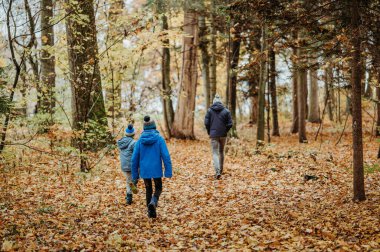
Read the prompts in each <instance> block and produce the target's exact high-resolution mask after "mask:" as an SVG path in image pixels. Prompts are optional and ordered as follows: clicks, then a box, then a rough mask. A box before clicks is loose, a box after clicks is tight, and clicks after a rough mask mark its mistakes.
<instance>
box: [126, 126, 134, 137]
mask: <svg viewBox="0 0 380 252" xmlns="http://www.w3.org/2000/svg"><path fill="white" fill-rule="evenodd" d="M125 135H126V136H134V135H135V129H134V128H133V125H132V124H129V125H128V127H127V128H126V129H125Z"/></svg>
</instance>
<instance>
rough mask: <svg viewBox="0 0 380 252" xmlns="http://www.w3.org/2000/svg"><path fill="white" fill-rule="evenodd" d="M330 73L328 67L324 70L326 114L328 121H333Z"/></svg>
mask: <svg viewBox="0 0 380 252" xmlns="http://www.w3.org/2000/svg"><path fill="white" fill-rule="evenodd" d="M331 87H332V71H331V67H330V66H329V67H328V68H327V69H326V70H325V99H327V114H328V115H329V119H330V121H333V120H334V113H333V99H334V98H333V94H332V89H331Z"/></svg>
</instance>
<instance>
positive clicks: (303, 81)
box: [296, 35, 307, 143]
mask: <svg viewBox="0 0 380 252" xmlns="http://www.w3.org/2000/svg"><path fill="white" fill-rule="evenodd" d="M301 36H302V38H303V35H301ZM303 46H304V45H303V43H302V44H301V45H299V47H298V48H297V49H296V51H297V59H298V66H297V72H298V73H297V77H298V80H297V99H298V140H299V142H300V143H305V142H307V138H306V124H305V119H306V95H305V94H306V87H307V69H306V59H305V52H304V48H302V47H303Z"/></svg>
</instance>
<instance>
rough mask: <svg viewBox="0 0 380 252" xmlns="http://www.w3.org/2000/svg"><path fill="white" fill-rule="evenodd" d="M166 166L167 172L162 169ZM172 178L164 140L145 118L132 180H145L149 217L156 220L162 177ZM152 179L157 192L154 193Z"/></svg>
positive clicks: (136, 148)
mask: <svg viewBox="0 0 380 252" xmlns="http://www.w3.org/2000/svg"><path fill="white" fill-rule="evenodd" d="M162 162H163V163H164V165H165V172H163V169H162ZM163 175H165V177H166V178H171V177H172V162H171V159H170V154H169V151H168V148H167V146H166V143H165V140H164V138H163V137H162V136H161V135H160V133H159V132H158V131H157V130H156V124H155V122H154V120H152V119H151V118H150V117H149V116H145V117H144V131H143V133H142V134H141V136H140V139H139V140H138V141H137V142H136V145H135V150H134V152H133V156H132V179H138V178H140V177H141V178H142V179H144V184H145V189H146V205H147V207H148V217H149V218H156V217H157V214H156V208H157V203H158V199H159V197H160V195H161V192H162V177H163ZM152 179H153V181H154V187H155V191H154V193H153V186H152Z"/></svg>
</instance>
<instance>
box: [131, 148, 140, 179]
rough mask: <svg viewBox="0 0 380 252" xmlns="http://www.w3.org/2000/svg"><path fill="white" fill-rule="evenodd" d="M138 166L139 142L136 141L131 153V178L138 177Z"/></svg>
mask: <svg viewBox="0 0 380 252" xmlns="http://www.w3.org/2000/svg"><path fill="white" fill-rule="evenodd" d="M139 166H140V144H139V142H137V143H136V144H135V145H134V149H133V154H132V180H137V179H139V177H140V176H139Z"/></svg>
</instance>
